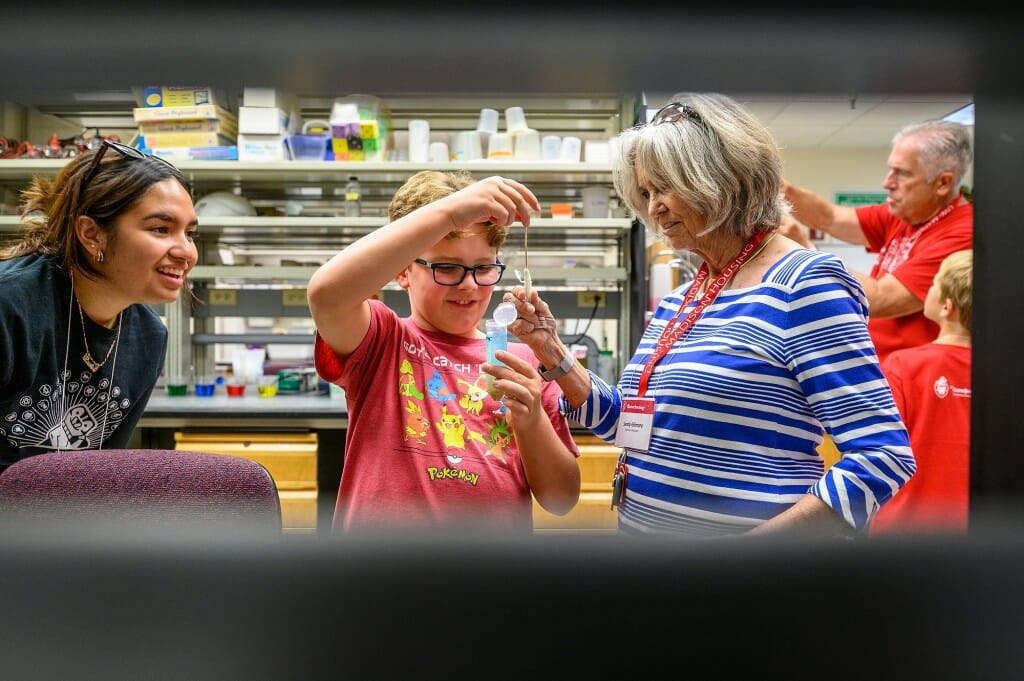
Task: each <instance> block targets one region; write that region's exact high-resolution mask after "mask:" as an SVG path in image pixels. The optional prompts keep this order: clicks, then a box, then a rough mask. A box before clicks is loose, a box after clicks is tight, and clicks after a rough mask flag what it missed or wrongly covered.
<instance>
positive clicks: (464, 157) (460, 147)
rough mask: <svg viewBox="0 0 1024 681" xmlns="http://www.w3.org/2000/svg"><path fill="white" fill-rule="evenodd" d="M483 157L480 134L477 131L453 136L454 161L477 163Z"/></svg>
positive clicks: (463, 132)
mask: <svg viewBox="0 0 1024 681" xmlns="http://www.w3.org/2000/svg"><path fill="white" fill-rule="evenodd" d="M483 157H484V154H483V149H482V145H481V143H480V133H479V132H478V131H476V130H463V131H462V132H460V133H458V134H457V135H455V160H456V161H478V160H480V159H481V158H483Z"/></svg>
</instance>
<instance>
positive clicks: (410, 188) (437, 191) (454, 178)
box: [388, 170, 508, 248]
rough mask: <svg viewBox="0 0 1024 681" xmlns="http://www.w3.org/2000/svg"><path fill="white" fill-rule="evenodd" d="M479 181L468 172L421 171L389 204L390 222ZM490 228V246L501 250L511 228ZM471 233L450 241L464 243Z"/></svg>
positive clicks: (450, 235) (453, 234)
mask: <svg viewBox="0 0 1024 681" xmlns="http://www.w3.org/2000/svg"><path fill="white" fill-rule="evenodd" d="M475 181H476V180H475V179H474V178H473V176H472V175H470V174H469V173H468V172H466V171H464V170H459V171H452V172H445V173H443V172H441V171H439V170H421V171H420V172H418V173H416V174H415V175H413V176H412V177H410V178H409V179H408V180H406V181H405V184H403V185H402V186H401V187H399V188H398V191H396V192H395V195H394V196H393V197H392V198H391V203H390V204H388V219H389V220H391V221H392V222H394V221H395V220H397V219H399V218H402V217H405V216H406V215H408V214H409V213H411V212H413V211H414V210H416V209H417V208H421V207H423V206H425V205H427V204H428V203H433V202H434V201H438V200H440V199H443V198H444V197H446V196H450V195H451V194H454V193H455V192H457V191H459V190H460V189H463V188H465V187H468V186H469V185H471V184H473V183H474V182H475ZM485 224H486V225H487V244H488V245H489V246H493V247H494V248H501V245H502V244H504V243H505V237H506V236H508V228H507V227H499V226H497V225H492V224H491V223H489V222H488V223H485ZM471 233H472V232H470V231H469V230H464V229H462V230H454V231H451V232H449V233H448V235H447V236H446V237H445V238H446V239H460V238H464V237H467V236H470V234H471Z"/></svg>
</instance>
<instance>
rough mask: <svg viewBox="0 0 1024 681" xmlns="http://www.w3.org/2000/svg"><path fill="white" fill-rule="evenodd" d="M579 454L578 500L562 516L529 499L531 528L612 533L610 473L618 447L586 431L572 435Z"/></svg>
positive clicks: (551, 531) (614, 526)
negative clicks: (579, 481) (530, 502)
mask: <svg viewBox="0 0 1024 681" xmlns="http://www.w3.org/2000/svg"><path fill="white" fill-rule="evenodd" d="M573 439H574V440H576V446H577V447H579V450H580V456H579V459H578V460H577V461H578V463H579V466H580V480H581V489H580V500H579V503H578V504H576V507H575V508H574V509H573V510H571V511H569V513H567V514H566V515H564V516H558V515H554V514H551V513H548V512H547V511H545V510H544V509H543V508H541V507H540V504H538V503H537V501H536V500H534V502H533V528H534V532H535V533H536V534H556V533H569V534H615V533H616V532H617V531H618V530H617V527H618V518H617V517H616V513H617V511H616V510H615V509H613V508H612V507H611V503H612V474H613V473H614V471H615V462H616V461H618V460H619V448H618V447H616V446H615V445H612V444H609V443H607V442H605V441H604V440H601V439H600V438H598V437H596V436H594V435H588V434H582V433H579V434H576V435H574V436H573Z"/></svg>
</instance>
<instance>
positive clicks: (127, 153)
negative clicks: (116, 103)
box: [78, 140, 177, 192]
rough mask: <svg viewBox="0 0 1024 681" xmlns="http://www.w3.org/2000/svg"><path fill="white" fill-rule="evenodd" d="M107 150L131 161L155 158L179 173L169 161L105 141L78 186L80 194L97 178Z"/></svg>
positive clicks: (124, 145)
mask: <svg viewBox="0 0 1024 681" xmlns="http://www.w3.org/2000/svg"><path fill="white" fill-rule="evenodd" d="M107 149H113V150H114V151H116V152H117V153H119V154H121V155H122V156H124V157H125V158H130V159H145V158H154V159H156V160H158V161H160V162H161V163H163V164H164V165H166V166H167V167H168V168H171V169H173V170H175V171H177V168H175V167H174V166H173V165H172V164H171V162H170V161H168V160H167V159H163V158H160V157H159V156H154V155H153V154H147V153H146V152H144V151H141V150H139V149H136V148H135V147H129V146H128V145H127V144H121V143H120V142H114V141H113V140H103V142H102V143H101V145H100V148H99V149H98V150H97V151H96V156H95V157H93V159H92V163H91V164H90V165H89V170H88V171H86V173H85V177H84V178H83V179H82V183H81V184H80V185H79V186H78V187H79V192H82V191H85V188H86V187H87V186H88V185H89V183H90V182H92V178H94V177H96V171H98V170H99V169H100V161H101V160H103V155H104V154H106V153H107Z"/></svg>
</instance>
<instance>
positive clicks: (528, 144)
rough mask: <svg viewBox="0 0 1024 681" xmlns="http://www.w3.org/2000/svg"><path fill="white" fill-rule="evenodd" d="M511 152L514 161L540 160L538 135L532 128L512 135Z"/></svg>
mask: <svg viewBox="0 0 1024 681" xmlns="http://www.w3.org/2000/svg"><path fill="white" fill-rule="evenodd" d="M512 152H513V156H514V157H515V158H516V160H519V161H536V160H537V159H539V158H540V134H539V133H538V132H537V131H536V130H534V129H532V128H527V129H526V130H520V131H518V132H514V133H512Z"/></svg>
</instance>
